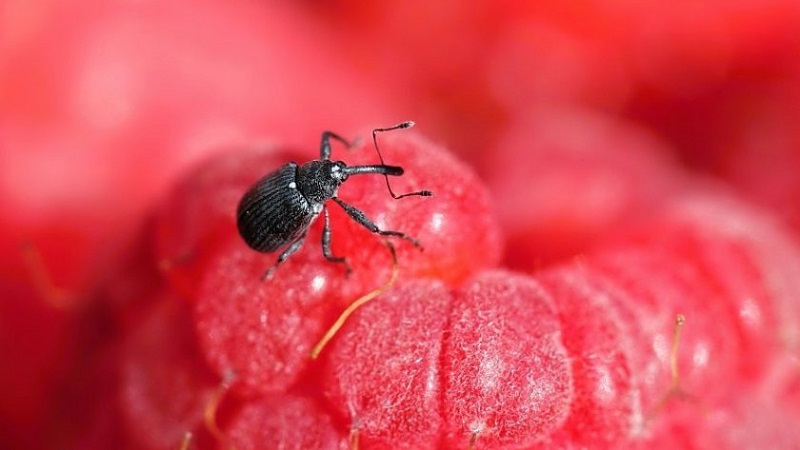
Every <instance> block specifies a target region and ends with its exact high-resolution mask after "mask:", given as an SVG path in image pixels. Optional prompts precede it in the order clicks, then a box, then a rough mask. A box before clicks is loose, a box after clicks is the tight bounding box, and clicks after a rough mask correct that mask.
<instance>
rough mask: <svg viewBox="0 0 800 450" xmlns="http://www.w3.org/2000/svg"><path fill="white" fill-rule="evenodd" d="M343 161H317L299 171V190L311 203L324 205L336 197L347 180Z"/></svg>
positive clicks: (303, 166) (301, 167) (304, 165)
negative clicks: (323, 203)
mask: <svg viewBox="0 0 800 450" xmlns="http://www.w3.org/2000/svg"><path fill="white" fill-rule="evenodd" d="M345 167H347V165H346V164H345V163H343V162H341V161H329V160H316V161H311V162H308V163H306V164H303V165H302V166H300V168H299V169H298V170H297V188H298V189H299V190H300V192H302V193H303V196H305V198H306V199H307V200H308V201H309V202H311V203H322V202H324V201H326V200H329V199H330V198H332V197H335V196H336V191H337V189H338V188H339V186H340V185H341V184H342V183H343V182H344V181H345V180H346V179H347V174H346V173H345V172H344V168H345Z"/></svg>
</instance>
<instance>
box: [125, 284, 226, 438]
mask: <svg viewBox="0 0 800 450" xmlns="http://www.w3.org/2000/svg"><path fill="white" fill-rule="evenodd" d="M159 297H160V298H159V299H158V300H157V302H156V303H155V304H154V305H153V306H152V308H151V310H150V311H149V312H148V314H147V315H146V316H145V318H144V320H143V321H142V322H141V323H140V324H139V325H138V326H136V328H135V330H134V331H132V332H131V334H130V335H128V336H127V342H126V343H125V348H124V350H123V354H122V361H121V367H120V391H119V408H120V410H121V411H122V413H123V417H124V419H125V425H126V428H127V431H128V433H129V436H130V438H132V439H133V440H135V441H136V442H138V443H139V444H140V445H142V446H143V447H144V448H152V449H162V448H178V447H179V446H180V443H181V441H182V440H183V438H184V435H185V434H186V433H187V432H192V433H193V434H195V435H198V434H199V433H198V432H199V431H202V429H203V414H204V411H205V409H206V405H207V404H208V402H209V400H210V399H211V395H212V393H213V392H214V390H215V389H216V387H217V386H218V385H219V383H220V381H219V379H218V378H216V377H214V376H213V374H212V373H211V371H210V370H208V367H207V366H206V365H205V362H204V361H203V360H202V357H201V356H200V354H199V353H198V350H197V345H196V343H195V338H194V330H193V326H192V323H191V309H190V308H189V307H188V306H187V305H185V303H184V302H183V301H181V300H180V299H179V298H176V297H175V296H174V295H172V294H170V293H166V294H161V295H160V296H159Z"/></svg>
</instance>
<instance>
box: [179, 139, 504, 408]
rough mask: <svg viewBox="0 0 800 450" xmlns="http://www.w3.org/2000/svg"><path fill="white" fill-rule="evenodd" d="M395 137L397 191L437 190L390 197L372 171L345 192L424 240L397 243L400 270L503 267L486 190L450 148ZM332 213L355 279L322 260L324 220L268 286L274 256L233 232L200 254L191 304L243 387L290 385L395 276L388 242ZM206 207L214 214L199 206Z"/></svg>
mask: <svg viewBox="0 0 800 450" xmlns="http://www.w3.org/2000/svg"><path fill="white" fill-rule="evenodd" d="M400 136H401V134H400V133H396V134H394V135H393V136H392V135H389V136H387V137H390V138H389V139H386V140H382V141H381V147H382V152H383V153H384V156H385V158H386V159H387V161H388V162H389V163H391V164H397V165H401V166H403V167H404V168H405V170H406V174H405V175H404V176H402V177H397V178H396V179H393V180H392V182H393V184H394V186H395V187H394V189H395V190H396V191H397V192H398V193H400V192H406V191H408V190H418V189H420V188H429V189H431V190H433V191H434V197H431V198H413V197H412V198H405V199H402V200H394V199H392V198H391V196H389V195H388V193H387V192H386V188H385V184H384V181H383V180H381V179H380V178H381V177H375V176H372V177H353V178H352V180H348V182H347V183H345V184H344V185H343V186H342V188H341V192H340V196H341V198H342V199H343V200H345V201H347V202H349V203H351V204H353V205H356V206H357V207H359V208H362V209H363V211H364V212H365V213H366V214H367V215H368V216H370V217H372V218H373V219H374V220H375V222H376V223H377V224H378V226H379V227H382V228H384V229H395V230H402V231H404V232H406V233H408V234H410V235H412V236H414V237H416V238H418V239H419V240H420V242H421V244H422V245H423V246H424V251H422V252H420V250H419V249H417V248H415V247H413V246H412V245H410V244H408V243H405V242H399V243H398V245H397V248H398V258H399V261H400V266H401V273H402V275H403V276H404V277H435V278H438V279H441V280H443V281H445V282H447V283H450V284H457V283H458V282H459V281H460V280H463V279H464V278H466V277H467V276H469V275H470V274H471V273H472V272H474V271H476V270H477V269H479V268H481V267H487V266H491V265H494V264H496V262H497V260H498V259H499V251H498V247H499V244H498V242H499V231H498V229H497V226H496V224H495V223H494V220H493V219H492V216H491V214H489V208H490V207H489V198H488V194H487V193H486V190H485V188H484V187H483V186H482V184H481V183H480V182H479V181H478V180H477V178H476V177H475V175H474V174H473V173H472V172H471V171H470V170H469V169H468V168H466V167H465V166H463V165H462V164H461V163H459V162H458V161H457V160H456V159H455V158H453V157H451V156H449V155H448V154H447V153H446V152H445V151H444V150H443V149H441V148H439V147H436V146H434V145H433V144H431V143H429V142H428V141H426V140H424V139H421V138H419V137H416V136H413V135H411V136H408V135H406V133H403V134H402V136H403V137H400ZM365 145H366V144H365ZM337 150H339V151H340V152H342V153H343V152H344V150H343V149H337ZM342 156H344V155H342ZM347 156H348V158H347V160H348V162H349V163H351V164H364V163H366V162H371V163H374V162H375V161H374V159H375V155H374V151H372V150H371V149H367V148H363V146H362V147H360V148H356V149H353V150H352V151H351V153H349V154H348V155H347ZM334 157H336V154H334ZM214 166H215V165H213V164H209V165H207V166H205V167H207V168H209V169H211V170H213V167H214ZM240 167H241V168H242V169H244V167H245V166H240ZM248 170H249V169H248ZM212 198H213V197H212ZM210 199H211V198H209V197H206V198H205V200H210ZM329 208H330V209H331V227H332V230H333V231H332V249H333V253H334V254H335V255H341V256H345V257H346V258H348V260H349V261H351V264H352V266H353V269H354V272H353V274H352V275H351V276H350V277H349V278H346V277H345V274H344V272H343V270H342V268H341V267H340V266H339V265H336V264H332V263H330V262H328V261H326V260H325V259H324V258H323V257H322V255H321V251H320V249H319V244H318V242H319V240H318V239H319V236H320V227H321V225H322V224H321V221H317V222H318V223H315V224H314V225H312V227H311V228H310V231H309V236H308V238H307V242H306V243H305V245H304V246H303V248H302V249H301V250H299V251H298V252H297V253H295V254H294V255H292V257H291V258H289V259H288V260H287V261H286V262H285V263H284V264H282V265H281V266H280V267H279V268H278V269H277V271H276V272H275V275H274V276H273V278H272V279H270V280H269V281H267V282H263V281H261V277H262V275H263V273H264V272H265V270H266V269H267V268H268V267H270V266H271V265H272V264H273V262H274V260H275V258H276V257H277V255H276V254H270V255H264V254H259V253H257V252H255V251H253V250H251V249H249V248H247V247H246V246H245V244H244V243H243V242H242V239H241V237H239V236H238V235H235V234H233V233H232V232H231V231H230V230H229V229H222V228H221V229H219V230H217V231H216V232H215V233H214V234H213V237H209V240H210V242H215V244H213V245H210V246H207V248H205V249H204V250H203V252H204V254H206V255H208V258H209V263H208V264H207V265H204V266H203V267H201V268H200V271H199V274H198V275H196V276H195V278H196V279H199V280H201V282H200V284H199V286H198V288H197V293H196V299H195V300H194V301H195V303H196V308H195V318H196V324H197V330H198V337H199V340H200V346H201V348H202V349H203V353H204V355H205V357H206V359H207V360H208V361H209V363H210V364H211V366H212V367H213V368H214V370H215V371H216V373H217V374H218V375H219V376H223V375H224V374H225V373H226V372H228V371H231V370H232V371H234V372H235V373H236V374H237V382H236V383H235V385H236V386H237V387H236V389H244V390H246V391H249V392H260V393H279V392H284V391H285V390H286V389H288V388H289V387H291V386H292V385H293V384H294V383H295V382H297V381H298V380H299V377H300V375H301V373H302V372H303V371H304V370H306V369H307V368H308V365H309V361H308V359H307V355H308V351H309V350H310V349H311V346H312V345H313V344H314V343H315V342H316V341H317V340H318V339H319V338H321V337H322V335H323V332H324V330H325V327H327V326H328V325H330V324H331V323H332V322H333V319H334V318H335V316H336V314H337V312H338V311H339V310H340V309H341V308H343V307H344V305H345V304H346V303H347V301H350V300H352V299H353V298H356V297H358V296H360V295H362V294H364V293H365V292H368V291H370V290H372V289H374V288H375V287H377V283H376V281H375V280H381V279H387V278H388V274H389V271H390V270H391V262H390V260H389V254H388V251H387V250H386V248H385V246H384V244H383V243H382V240H381V239H380V238H378V237H377V236H374V235H372V234H371V233H370V232H369V231H368V230H366V229H364V228H363V227H362V226H361V225H360V224H358V223H356V222H354V221H353V220H352V219H350V217H348V216H347V215H346V214H344V212H343V211H339V208H338V207H337V206H336V205H330V206H329ZM206 209H209V210H210V211H214V209H213V208H198V209H196V210H198V211H202V210H206ZM179 216H180V215H179ZM189 217H190V218H191V217H192V216H191V215H190V216H189Z"/></svg>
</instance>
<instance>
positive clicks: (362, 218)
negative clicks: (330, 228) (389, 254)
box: [332, 197, 421, 248]
mask: <svg viewBox="0 0 800 450" xmlns="http://www.w3.org/2000/svg"><path fill="white" fill-rule="evenodd" d="M332 200H333V201H335V202H336V204H337V205H339V206H341V207H342V209H344V211H345V212H346V213H347V215H349V216H350V217H352V218H353V220H355V221H356V222H358V223H360V224H361V225H363V226H364V227H365V228H366V229H368V230H369V231H372V232H373V233H376V234H380V235H381V236H396V237H399V238H401V239H405V240H407V241H408V242H411V243H412V244H413V245H414V246H415V247H420V245H419V241H418V240H416V239H414V238H412V237H411V236H409V235H407V234H405V233H403V232H400V231H392V230H381V229H380V228H378V226H377V225H375V223H374V222H372V221H371V220H369V218H368V217H367V215H366V214H364V212H363V211H361V210H360V209H358V208H356V207H355V206H352V205H348V204H347V203H345V202H343V201H341V200H340V199H339V198H338V197H333V198H332ZM420 248H421V247H420Z"/></svg>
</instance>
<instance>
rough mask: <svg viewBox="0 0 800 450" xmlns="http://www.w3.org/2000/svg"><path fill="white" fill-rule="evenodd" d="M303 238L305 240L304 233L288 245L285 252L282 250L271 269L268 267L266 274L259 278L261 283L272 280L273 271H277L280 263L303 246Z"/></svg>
mask: <svg viewBox="0 0 800 450" xmlns="http://www.w3.org/2000/svg"><path fill="white" fill-rule="evenodd" d="M305 238H306V233H303V234H302V235H300V237H298V238H297V239H295V240H294V241H292V243H291V244H289V246H288V247H287V248H286V250H284V251H283V253H281V254H280V256H278V260H277V261H275V264H273V265H272V267H270V268H269V269H268V270H267V271H266V272H264V275H263V276H262V277H261V281H265V280H269V279H270V278H272V274H273V273H275V269H277V268H278V266H279V265H281V263H282V262H284V261H286V258H288V257H290V256H292V253H294V252H296V251H298V250H300V247H302V246H303V240H304V239H305Z"/></svg>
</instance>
